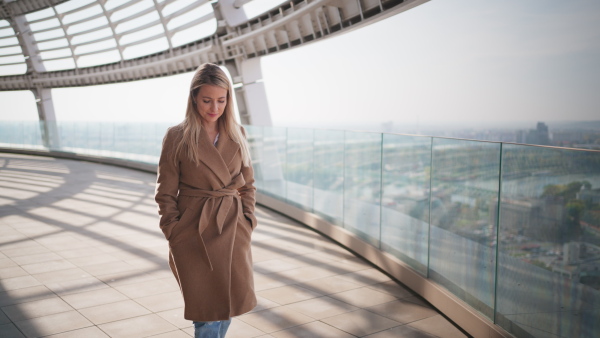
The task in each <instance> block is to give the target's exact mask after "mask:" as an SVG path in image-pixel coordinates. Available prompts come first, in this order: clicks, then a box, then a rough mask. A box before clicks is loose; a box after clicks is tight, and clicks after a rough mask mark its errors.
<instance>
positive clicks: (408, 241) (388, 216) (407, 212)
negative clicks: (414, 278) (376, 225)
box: [381, 134, 431, 275]
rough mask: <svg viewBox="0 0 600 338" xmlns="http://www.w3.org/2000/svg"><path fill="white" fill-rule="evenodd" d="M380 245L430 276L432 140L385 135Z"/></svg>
mask: <svg viewBox="0 0 600 338" xmlns="http://www.w3.org/2000/svg"><path fill="white" fill-rule="evenodd" d="M382 163H383V177H382V180H383V198H382V209H381V246H382V249H383V250H385V251H387V252H390V253H392V254H393V255H394V256H396V257H398V258H399V259H401V260H402V261H403V262H405V263H407V264H408V265H410V266H411V267H413V268H414V269H415V270H416V271H418V272H420V273H421V274H422V275H427V254H428V246H429V183H430V182H429V173H430V169H431V168H430V167H431V138H430V137H417V136H402V135H388V134H384V135H383V159H382Z"/></svg>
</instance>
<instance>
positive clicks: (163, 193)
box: [154, 128, 180, 239]
mask: <svg viewBox="0 0 600 338" xmlns="http://www.w3.org/2000/svg"><path fill="white" fill-rule="evenodd" d="M176 136H177V130H176V129H175V128H170V129H169V130H168V131H167V134H166V135H165V137H164V139H163V144H162V151H161V154H160V159H159V161H158V170H157V179H156V194H155V196H154V200H155V201H156V203H157V204H158V214H159V215H160V222H159V225H160V229H161V230H162V232H163V233H164V235H165V238H167V239H169V237H170V236H171V230H172V229H173V227H174V226H175V224H176V223H177V221H179V210H178V208H177V195H178V192H179V174H180V170H179V161H175V147H176V139H177V137H176Z"/></svg>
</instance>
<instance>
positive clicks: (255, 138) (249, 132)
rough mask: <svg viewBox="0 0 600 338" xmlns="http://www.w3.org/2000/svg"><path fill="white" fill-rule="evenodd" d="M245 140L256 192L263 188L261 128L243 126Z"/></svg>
mask: <svg viewBox="0 0 600 338" xmlns="http://www.w3.org/2000/svg"><path fill="white" fill-rule="evenodd" d="M244 129H246V138H247V139H248V145H249V146H250V156H251V157H252V168H253V169H254V186H255V187H256V189H258V190H261V192H262V190H263V188H264V177H263V170H262V166H263V150H264V149H263V148H264V142H263V127H256V126H248V125H245V126H244Z"/></svg>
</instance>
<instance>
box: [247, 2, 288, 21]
mask: <svg viewBox="0 0 600 338" xmlns="http://www.w3.org/2000/svg"><path fill="white" fill-rule="evenodd" d="M288 1H289V0H261V1H257V0H254V1H250V2H248V3H246V4H244V5H243V6H242V9H243V10H244V12H245V13H246V17H247V18H249V19H250V18H253V17H255V16H257V15H260V14H262V13H264V12H266V11H268V10H270V9H272V8H275V7H277V6H279V5H281V4H282V3H284V2H288Z"/></svg>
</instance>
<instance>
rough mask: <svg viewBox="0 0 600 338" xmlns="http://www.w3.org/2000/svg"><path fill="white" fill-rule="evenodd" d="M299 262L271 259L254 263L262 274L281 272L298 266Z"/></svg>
mask: <svg viewBox="0 0 600 338" xmlns="http://www.w3.org/2000/svg"><path fill="white" fill-rule="evenodd" d="M298 267H299V265H298V264H294V263H291V262H286V261H284V260H281V259H271V260H266V261H262V262H259V263H255V264H254V271H256V272H260V273H262V274H269V273H272V272H279V271H284V270H290V269H295V268H298Z"/></svg>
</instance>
